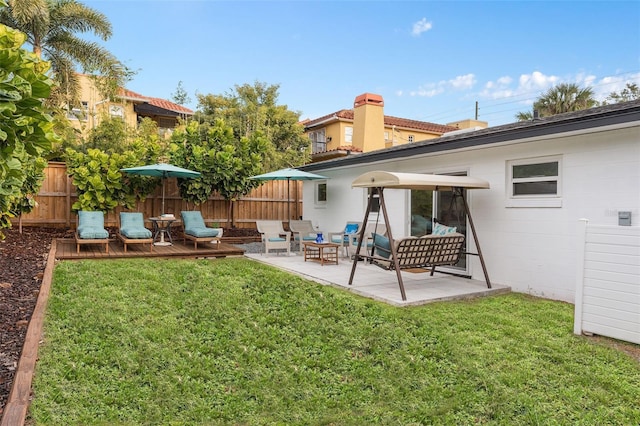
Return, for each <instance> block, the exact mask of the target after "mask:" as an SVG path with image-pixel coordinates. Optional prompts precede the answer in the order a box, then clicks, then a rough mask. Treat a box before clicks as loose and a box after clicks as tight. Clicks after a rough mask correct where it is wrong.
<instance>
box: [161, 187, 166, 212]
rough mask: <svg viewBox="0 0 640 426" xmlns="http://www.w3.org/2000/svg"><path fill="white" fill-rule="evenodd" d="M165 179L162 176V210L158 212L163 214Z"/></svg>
mask: <svg viewBox="0 0 640 426" xmlns="http://www.w3.org/2000/svg"><path fill="white" fill-rule="evenodd" d="M165 180H166V179H165V178H162V212H161V213H160V214H161V215H163V214H164V181H165Z"/></svg>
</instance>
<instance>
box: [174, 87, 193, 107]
mask: <svg viewBox="0 0 640 426" xmlns="http://www.w3.org/2000/svg"><path fill="white" fill-rule="evenodd" d="M171 100H172V101H173V102H175V103H177V104H178V105H186V104H188V103H189V102H191V98H190V97H189V94H188V93H187V91H186V90H185V88H184V86H183V85H182V81H179V82H178V87H176V91H175V92H174V93H172V94H171Z"/></svg>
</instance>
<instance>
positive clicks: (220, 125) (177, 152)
mask: <svg viewBox="0 0 640 426" xmlns="http://www.w3.org/2000/svg"><path fill="white" fill-rule="evenodd" d="M201 127H202V126H201V125H200V124H199V123H197V122H196V121H191V122H189V123H188V124H186V125H185V126H183V127H181V128H179V129H176V131H175V132H174V133H173V135H172V137H171V141H172V145H171V147H172V150H171V161H172V162H173V163H174V164H176V165H178V166H180V167H185V168H188V169H191V170H197V171H199V172H200V173H201V176H200V178H198V179H179V180H178V186H179V187H180V195H181V196H182V197H183V198H184V199H185V200H187V201H189V202H193V203H194V204H196V205H199V204H202V203H204V202H205V201H207V200H208V199H209V197H210V196H211V194H212V193H213V192H214V191H217V192H218V193H219V194H220V195H221V196H222V197H223V198H224V199H225V200H227V201H228V202H229V210H228V222H229V223H230V224H231V226H232V227H233V226H234V223H233V202H234V201H236V200H237V199H238V198H239V197H240V196H242V195H245V194H247V193H249V192H250V191H251V190H252V189H253V188H255V187H256V186H257V184H258V182H256V181H254V180H252V179H249V178H250V177H251V176H254V175H256V174H259V173H260V171H261V170H262V169H261V164H260V159H261V158H262V155H263V153H264V151H265V149H266V147H267V145H268V142H267V141H266V139H265V138H264V136H263V135H262V134H261V132H259V131H257V132H253V134H252V135H251V136H249V137H242V138H240V139H239V140H238V139H236V137H235V136H234V134H233V130H232V128H231V127H229V126H227V125H226V124H225V123H224V121H223V120H216V122H215V123H214V125H213V126H206V127H207V129H206V134H205V136H204V137H203V129H201Z"/></svg>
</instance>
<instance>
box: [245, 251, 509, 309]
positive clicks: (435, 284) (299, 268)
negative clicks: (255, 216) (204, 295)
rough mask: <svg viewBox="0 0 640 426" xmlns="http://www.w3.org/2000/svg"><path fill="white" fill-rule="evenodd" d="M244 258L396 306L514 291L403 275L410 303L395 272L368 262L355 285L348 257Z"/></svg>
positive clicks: (475, 282) (465, 280)
mask: <svg viewBox="0 0 640 426" xmlns="http://www.w3.org/2000/svg"><path fill="white" fill-rule="evenodd" d="M245 256H246V257H248V258H250V259H253V260H256V261H258V262H262V263H265V264H268V265H272V266H275V267H277V268H279V269H282V270H285V271H288V272H291V273H293V274H296V275H299V276H302V277H304V278H306V279H309V280H311V281H315V282H318V283H320V284H324V285H333V286H335V287H338V288H342V289H345V290H348V291H352V292H354V293H356V294H359V295H361V296H363V297H367V298H370V299H375V300H379V301H382V302H385V303H388V304H390V305H394V306H415V305H424V304H427V303H431V302H440V301H446V300H459V299H468V298H472V297H481V296H489V295H494V294H502V293H508V292H510V291H511V287H509V286H505V285H500V284H496V283H492V288H487V284H486V283H485V282H484V281H478V280H472V279H468V278H463V277H458V276H453V275H449V274H441V273H438V272H437V271H436V273H435V274H434V275H433V276H430V275H429V272H428V271H424V272H402V279H403V282H404V288H405V292H406V295H407V300H406V301H403V300H402V296H401V294H400V288H399V286H398V280H397V277H396V273H395V271H386V270H384V269H382V268H380V267H378V266H375V265H372V264H366V263H365V262H359V263H358V266H357V267H356V272H355V276H354V279H353V285H349V276H350V274H351V268H352V266H353V262H352V261H351V260H350V259H349V258H345V257H340V258H339V261H338V265H329V264H325V265H321V264H320V263H319V262H315V261H307V262H305V261H304V259H303V256H302V255H301V254H299V253H296V254H294V252H293V251H292V252H291V255H289V256H287V255H286V253H281V254H273V253H271V254H269V255H265V254H256V253H245Z"/></svg>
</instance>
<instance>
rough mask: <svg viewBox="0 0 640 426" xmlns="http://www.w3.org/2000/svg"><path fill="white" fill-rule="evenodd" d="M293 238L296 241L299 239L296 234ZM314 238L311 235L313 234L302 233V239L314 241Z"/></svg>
mask: <svg viewBox="0 0 640 426" xmlns="http://www.w3.org/2000/svg"><path fill="white" fill-rule="evenodd" d="M295 240H296V241H299V240H300V237H298V236H297V235H296V238H295ZM315 240H316V237H313V236H311V235H303V236H302V241H315Z"/></svg>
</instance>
